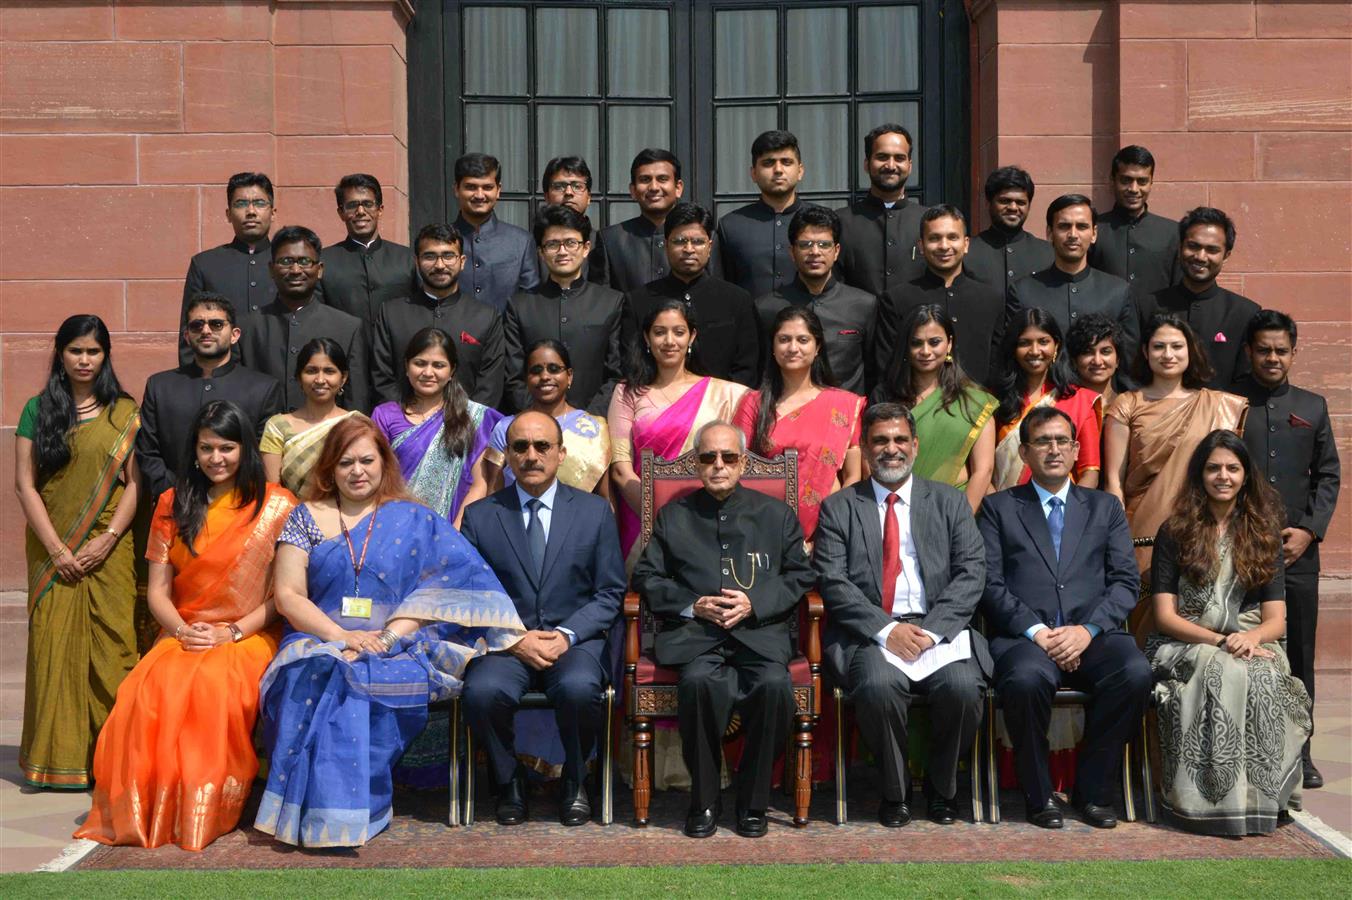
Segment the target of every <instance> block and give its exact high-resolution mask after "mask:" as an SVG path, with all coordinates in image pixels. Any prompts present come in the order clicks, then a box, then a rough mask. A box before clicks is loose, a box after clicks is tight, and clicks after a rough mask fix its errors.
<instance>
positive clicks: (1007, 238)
mask: <svg viewBox="0 0 1352 900" xmlns="http://www.w3.org/2000/svg"><path fill="white" fill-rule="evenodd" d="M1055 262H1056V254H1055V253H1053V252H1052V245H1051V244H1049V243H1047V242H1046V241H1044V240H1043V239H1042V238H1040V237H1037V236H1035V235H1033V234H1030V233H1029V232H1027V231H1025V230H1023V229H1022V228H1020V229H1019V230H1018V231H1015V232H1010V231H1009V230H1008V229H1005V228H1000V227H999V226H996V225H992V226H991V227H990V228H987V229H986V230H985V231H983V232H981V233H980V234H978V235H976V236H975V237H973V238H972V244H971V247H970V248H969V249H968V251H967V256H966V257H964V258H963V260H962V268H963V271H965V272H966V273H967V274H969V275H972V276H975V277H976V278H980V279H981V280H982V281H984V282H986V283H987V284H990V285H994V286H995V287H996V288H999V289H1000V290H1001V291H1004V292H1005V293H1008V291H1009V289H1010V288H1011V287H1013V286H1014V282H1016V281H1018V280H1019V279H1020V278H1026V277H1027V276H1029V275H1032V274H1033V273H1034V272H1041V271H1042V270H1043V269H1050V268H1051V267H1052V265H1053V264H1054V263H1055Z"/></svg>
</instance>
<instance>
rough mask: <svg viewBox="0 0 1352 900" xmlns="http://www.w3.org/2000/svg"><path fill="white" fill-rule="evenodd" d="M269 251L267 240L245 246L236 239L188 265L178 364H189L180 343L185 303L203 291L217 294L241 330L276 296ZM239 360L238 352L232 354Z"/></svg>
mask: <svg viewBox="0 0 1352 900" xmlns="http://www.w3.org/2000/svg"><path fill="white" fill-rule="evenodd" d="M271 261H272V249H271V245H270V244H269V243H268V241H267V239H264V240H261V241H259V242H258V243H256V244H252V245H251V244H247V243H245V242H244V241H242V240H240V239H239V238H235V239H234V240H233V241H231V242H230V243H228V244H222V245H221V246H219V247H212V248H211V249H210V250H203V251H202V252H201V253H198V254H196V255H195V256H194V257H193V258H192V262H190V263H188V274H187V276H186V277H185V278H184V279H183V306H182V308H181V309H180V310H179V314H178V331H179V338H178V363H179V365H181V366H185V365H190V364H191V363H192V348H191V347H189V346H188V342H187V341H185V340H183V326H184V325H185V324H186V323H187V321H188V301H189V300H190V299H192V295H193V294H196V293H200V292H202V291H209V292H211V293H213V294H220V295H221V296H223V297H225V298H226V299H227V300H229V301H230V304H231V305H232V306H233V307H234V308H235V324H236V325H238V326H240V327H241V328H243V327H244V323H245V321H246V320H247V319H248V318H249V315H250V314H251V313H256V312H258V311H259V310H260V309H262V308H263V307H264V306H266V305H267V304H269V303H271V302H272V300H273V298H275V297H276V296H277V285H276V284H275V283H274V282H273V280H272V273H271V272H269V270H268V263H270V262H271ZM231 353H232V354H233V355H234V357H235V358H238V357H239V348H238V347H236V348H235V349H234V350H232V351H231Z"/></svg>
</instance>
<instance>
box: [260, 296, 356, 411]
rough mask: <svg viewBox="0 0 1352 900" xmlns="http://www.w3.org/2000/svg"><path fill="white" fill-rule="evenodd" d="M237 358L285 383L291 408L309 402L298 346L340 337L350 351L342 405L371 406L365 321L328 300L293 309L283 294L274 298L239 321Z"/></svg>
mask: <svg viewBox="0 0 1352 900" xmlns="http://www.w3.org/2000/svg"><path fill="white" fill-rule="evenodd" d="M240 330H241V331H243V332H244V333H243V334H242V335H240V339H239V361H240V362H241V363H243V364H244V365H246V366H248V367H249V368H251V369H254V370H255V371H258V372H263V373H265V374H267V375H271V376H272V377H273V378H276V379H277V381H278V383H279V384H281V386H282V410H283V411H284V412H289V411H291V410H293V409H296V408H297V407H299V406H300V405H301V404H303V403H304V402H305V394H304V393H302V392H301V389H300V381H298V380H297V379H296V359H297V356H298V354H299V352H300V348H301V347H303V346H305V345H306V344H307V343H309V342H310V341H311V340H313V339H314V338H318V337H326V338H332V339H333V340H335V341H337V342H338V344H339V346H341V347H342V348H343V350H344V352H346V353H347V366H348V378H347V387H346V388H344V389H343V393H342V394H341V395H339V397H338V405H339V406H341V407H343V408H344V409H355V410H357V411H358V412H369V411H370V410H371V403H370V387H371V379H370V376H369V375H368V374H367V372H368V363H369V361H370V360H369V359H368V350H367V344H366V326H365V324H364V323H363V322H362V320H361V319H358V318H357V317H356V316H349V315H348V314H347V313H345V312H343V311H342V310H341V309H335V308H334V307H332V306H325V305H324V304H323V303H320V302H319V300H318V299H317V298H311V299H310V301H309V302H308V303H306V304H305V305H304V306H302V307H301V308H300V309H299V310H296V311H294V312H293V311H292V310H291V309H290V308H289V307H288V306H287V305H286V304H285V303H283V302H282V301H281V300H280V299H277V300H273V301H272V302H271V303H269V304H268V305H267V306H264V307H263V308H262V309H260V310H259V311H258V312H256V313H253V314H252V318H250V319H249V320H247V322H246V323H245V324H243V325H241V326H240Z"/></svg>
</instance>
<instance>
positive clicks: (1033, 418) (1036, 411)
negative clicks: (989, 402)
mask: <svg viewBox="0 0 1352 900" xmlns="http://www.w3.org/2000/svg"><path fill="white" fill-rule="evenodd" d="M1056 418H1061V419H1065V420H1066V424H1067V425H1069V426H1070V439H1071V440H1072V441H1073V440H1075V420H1074V419H1072V418H1071V417H1070V415H1069V414H1068V413H1067V412H1066V411H1065V410H1064V409H1057V408H1056V407H1055V406H1035V407H1033V408H1032V409H1030V410H1029V411H1028V415H1026V416H1024V417H1023V421H1022V422H1020V423H1019V443H1020V444H1026V443H1028V440H1029V438H1031V437H1032V436H1033V429H1034V428H1040V427H1042V426H1043V425H1045V424H1047V423H1048V422H1050V421H1051V420H1052V419H1056Z"/></svg>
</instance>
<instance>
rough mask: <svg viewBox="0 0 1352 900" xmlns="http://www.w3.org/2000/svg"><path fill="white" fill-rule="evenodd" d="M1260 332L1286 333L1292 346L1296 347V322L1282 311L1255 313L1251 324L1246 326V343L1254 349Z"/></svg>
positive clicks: (1264, 310) (1273, 310) (1272, 310)
mask: <svg viewBox="0 0 1352 900" xmlns="http://www.w3.org/2000/svg"><path fill="white" fill-rule="evenodd" d="M1260 331H1285V332H1286V334H1287V337H1289V338H1291V346H1292V347H1294V346H1296V320H1295V319H1293V318H1291V317H1290V316H1288V315H1287V314H1286V313H1284V312H1282V311H1281V310H1276V309H1260V310H1258V312H1256V313H1254V314H1253V318H1252V319H1250V320H1249V324H1248V325H1246V326H1244V343H1245V344H1246V345H1248V346H1250V347H1252V346H1253V342H1254V341H1255V340H1257V339H1258V332H1260Z"/></svg>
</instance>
